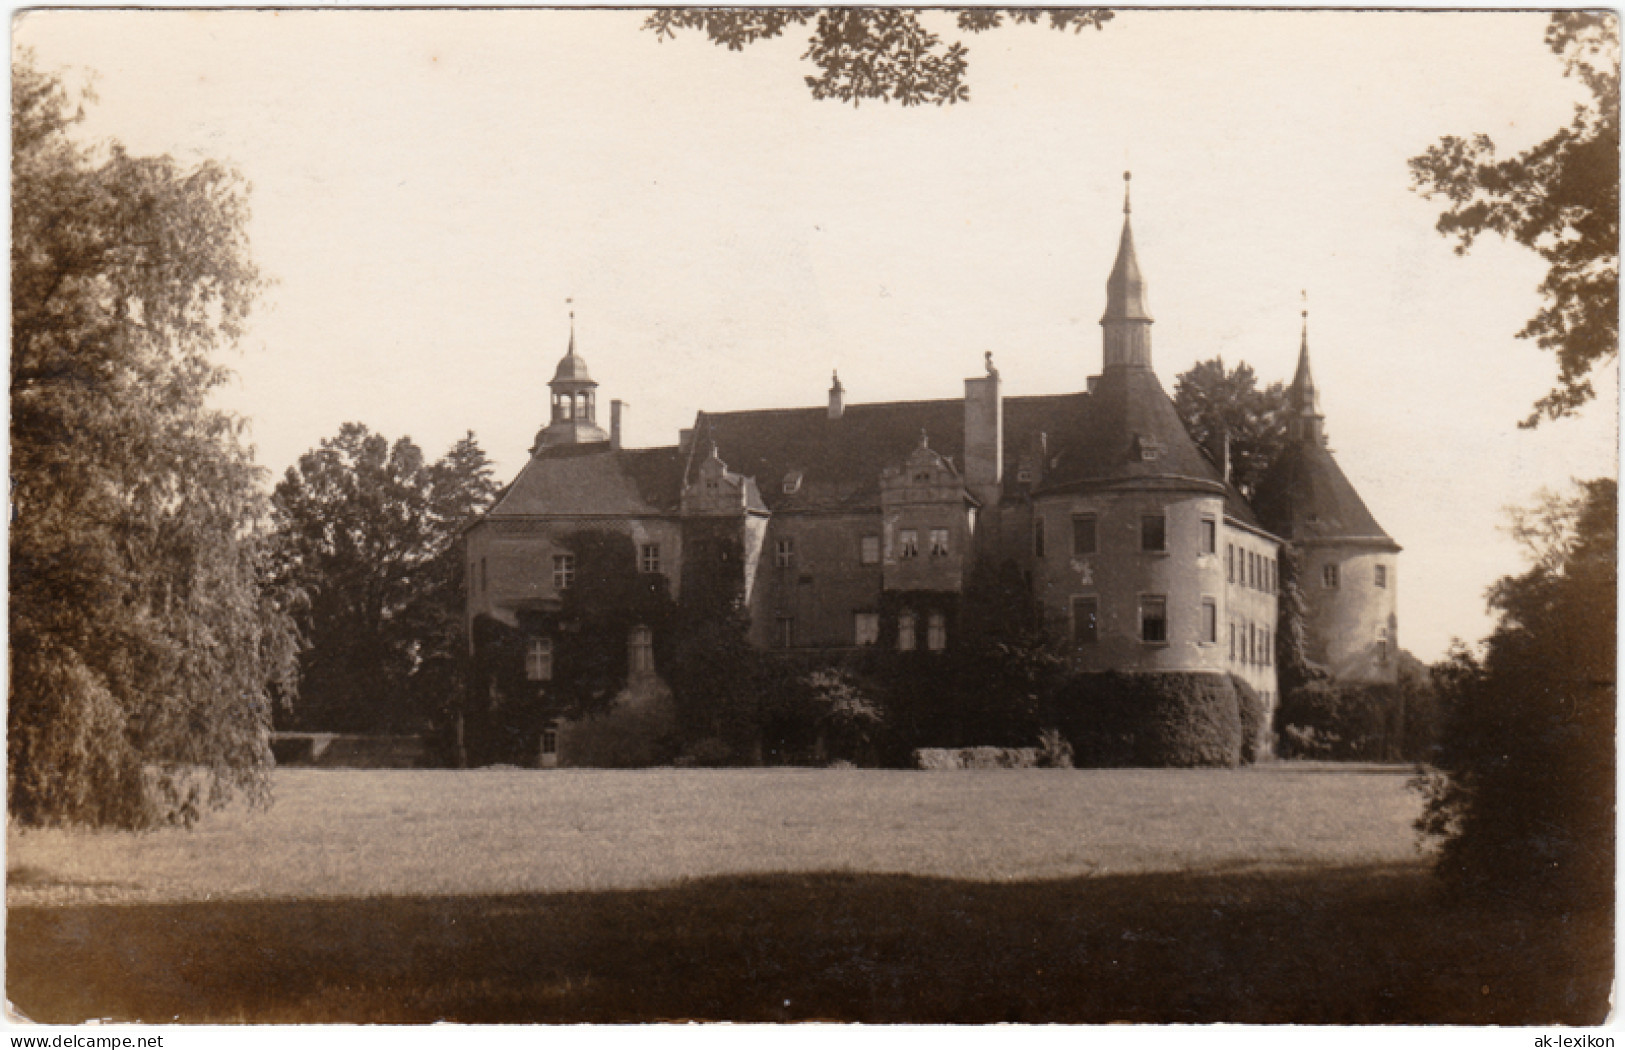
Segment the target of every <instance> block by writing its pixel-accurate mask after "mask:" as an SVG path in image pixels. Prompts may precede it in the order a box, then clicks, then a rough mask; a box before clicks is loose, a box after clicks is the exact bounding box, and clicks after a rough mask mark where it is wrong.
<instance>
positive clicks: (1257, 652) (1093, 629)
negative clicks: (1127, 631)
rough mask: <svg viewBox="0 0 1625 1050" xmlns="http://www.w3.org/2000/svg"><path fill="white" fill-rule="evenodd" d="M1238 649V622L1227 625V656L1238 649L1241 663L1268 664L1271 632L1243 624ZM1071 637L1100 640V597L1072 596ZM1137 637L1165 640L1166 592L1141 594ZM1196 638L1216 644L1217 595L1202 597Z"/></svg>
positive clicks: (1080, 640) (1081, 642) (1082, 642)
mask: <svg viewBox="0 0 1625 1050" xmlns="http://www.w3.org/2000/svg"><path fill="white" fill-rule="evenodd" d="M1240 637H1241V646H1242V648H1241V649H1239V650H1238V625H1237V624H1235V623H1231V625H1230V659H1231V660H1232V661H1235V660H1236V659H1237V653H1238V651H1239V652H1243V653H1244V654H1245V659H1244V660H1243V662H1244V663H1256V664H1259V665H1261V666H1262V665H1268V664H1271V663H1274V658H1273V657H1272V656H1271V655H1270V653H1271V651H1272V645H1273V643H1272V637H1273V636H1272V635H1271V634H1270V632H1269V631H1266V630H1264V629H1262V628H1259V627H1254V626H1252V625H1246V633H1242V634H1241V635H1240ZM1072 641H1073V642H1074V643H1075V644H1078V645H1093V644H1095V643H1096V642H1098V641H1100V599H1099V598H1098V597H1095V596H1094V595H1082V596H1079V597H1076V598H1073V599H1072ZM1140 641H1142V642H1149V643H1151V644H1161V643H1166V642H1167V641H1168V596H1167V595H1164V594H1142V595H1140ZM1198 641H1199V642H1200V643H1201V644H1203V645H1218V644H1219V602H1218V599H1216V598H1203V599H1202V620H1201V630H1200V633H1199V635H1198Z"/></svg>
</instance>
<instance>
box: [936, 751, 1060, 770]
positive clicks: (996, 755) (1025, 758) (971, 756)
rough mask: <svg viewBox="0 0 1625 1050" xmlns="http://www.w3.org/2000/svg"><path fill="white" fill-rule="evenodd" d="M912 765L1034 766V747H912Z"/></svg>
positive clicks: (959, 767)
mask: <svg viewBox="0 0 1625 1050" xmlns="http://www.w3.org/2000/svg"><path fill="white" fill-rule="evenodd" d="M914 767H915V768H916V769H925V770H933V771H939V772H940V771H942V770H950V769H1037V768H1039V759H1038V748H1036V747H958V748H955V747H922V748H917V749H915V751H914Z"/></svg>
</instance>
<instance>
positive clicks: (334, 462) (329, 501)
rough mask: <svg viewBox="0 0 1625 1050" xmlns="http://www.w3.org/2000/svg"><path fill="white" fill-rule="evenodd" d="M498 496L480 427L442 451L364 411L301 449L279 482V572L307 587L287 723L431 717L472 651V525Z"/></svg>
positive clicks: (379, 726) (373, 723) (348, 727)
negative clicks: (468, 605)
mask: <svg viewBox="0 0 1625 1050" xmlns="http://www.w3.org/2000/svg"><path fill="white" fill-rule="evenodd" d="M495 495H496V484H495V482H494V481H493V480H492V472H491V465H490V462H489V460H487V459H486V456H485V453H484V452H483V451H482V450H481V449H480V447H479V444H478V442H477V441H475V439H474V436H473V434H468V435H466V436H465V437H463V438H462V439H461V440H459V441H458V442H457V443H456V444H455V445H454V446H452V448H451V450H450V451H449V452H448V453H447V454H446V455H445V456H444V457H443V458H442V459H440V460H438V461H437V462H435V463H432V464H431V463H426V462H425V461H424V458H423V453H422V451H421V450H420V449H419V448H418V446H417V445H416V444H414V443H413V442H412V440H411V439H410V438H404V437H403V438H401V439H399V440H397V441H394V442H391V441H389V439H387V438H385V437H384V436H383V435H381V434H374V433H372V432H371V431H370V430H368V429H367V428H366V427H365V426H363V425H361V424H359V423H346V424H345V425H344V426H343V427H342V428H341V429H340V430H339V433H338V434H337V435H336V436H334V437H331V438H327V439H325V440H323V441H322V443H321V445H320V446H319V447H318V448H316V449H313V450H311V451H310V452H307V453H305V454H304V455H303V456H301V457H299V462H298V463H297V464H296V465H294V466H292V467H289V468H288V471H287V473H286V475H285V476H284V477H283V479H282V481H281V482H280V483H279V484H278V485H277V487H276V493H275V495H274V497H273V502H274V505H275V522H276V534H277V538H278V540H279V556H280V558H281V575H282V577H283V578H284V579H286V580H287V581H288V583H289V584H290V585H291V586H296V587H298V588H299V589H300V590H301V591H303V592H304V593H305V594H306V596H307V600H306V603H305V605H304V606H303V607H302V609H301V610H300V621H301V627H302V629H303V633H304V636H305V642H306V648H305V651H304V652H303V653H302V654H301V657H300V663H301V684H300V690H299V702H298V703H297V704H296V705H295V706H294V708H293V710H292V712H291V715H292V717H291V718H290V720H289V724H290V725H294V726H299V727H302V728H307V729H324V730H335V731H347V732H386V731H400V730H407V729H420V728H423V727H424V726H425V725H426V724H428V723H430V722H432V721H433V720H434V719H435V716H436V715H437V713H438V712H437V711H435V710H433V707H434V706H435V705H436V704H437V703H439V704H442V705H443V704H444V703H445V702H447V701H449V695H439V696H435V695H426V693H425V690H423V689H420V688H418V686H419V683H418V682H417V681H415V680H414V676H416V675H417V674H418V673H419V672H420V670H424V669H426V668H427V669H429V673H430V677H433V678H434V679H436V689H435V690H433V691H430V692H434V693H439V694H449V693H451V692H454V691H455V690H456V688H457V683H458V681H459V680H460V678H459V674H458V673H457V668H458V667H459V666H460V663H459V661H460V659H461V656H462V654H464V653H465V652H466V651H467V641H466V637H467V636H466V633H465V629H464V613H463V580H464V575H465V574H464V569H463V562H464V561H465V559H464V558H463V556H462V553H461V549H462V548H461V543H460V540H461V535H462V530H463V528H464V527H465V526H466V525H468V524H469V523H470V522H472V521H473V520H474V518H475V517H476V516H477V515H478V514H479V513H480V512H481V511H482V510H484V509H485V508H486V507H487V506H489V505H490V503H491V500H492V499H493V498H494V497H495Z"/></svg>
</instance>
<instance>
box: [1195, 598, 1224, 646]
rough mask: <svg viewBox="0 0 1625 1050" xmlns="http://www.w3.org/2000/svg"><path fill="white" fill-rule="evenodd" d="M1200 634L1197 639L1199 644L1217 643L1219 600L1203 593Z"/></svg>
mask: <svg viewBox="0 0 1625 1050" xmlns="http://www.w3.org/2000/svg"><path fill="white" fill-rule="evenodd" d="M1201 631H1202V634H1201V636H1200V638H1199V639H1198V642H1197V644H1199V645H1215V646H1216V645H1218V644H1219V600H1218V599H1217V598H1213V597H1209V596H1206V595H1204V596H1203V597H1202V623H1201Z"/></svg>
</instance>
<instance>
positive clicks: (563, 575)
mask: <svg viewBox="0 0 1625 1050" xmlns="http://www.w3.org/2000/svg"><path fill="white" fill-rule="evenodd" d="M575 583H576V556H575V555H574V554H555V555H553V589H554V590H555V591H558V592H559V593H560V594H562V593H564V592H565V591H567V590H569V589H570V588H571V587H574V586H575Z"/></svg>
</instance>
